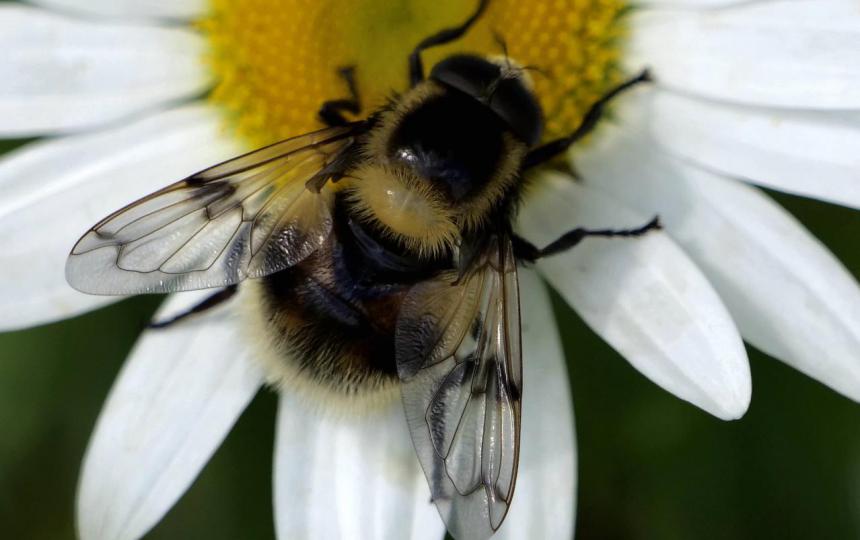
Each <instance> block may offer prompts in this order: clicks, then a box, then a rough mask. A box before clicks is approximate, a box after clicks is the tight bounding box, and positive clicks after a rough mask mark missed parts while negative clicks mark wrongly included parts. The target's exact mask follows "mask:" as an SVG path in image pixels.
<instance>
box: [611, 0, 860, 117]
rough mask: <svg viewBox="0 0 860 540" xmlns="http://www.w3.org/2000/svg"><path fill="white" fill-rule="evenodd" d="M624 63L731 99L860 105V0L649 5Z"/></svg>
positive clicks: (637, 18)
mask: <svg viewBox="0 0 860 540" xmlns="http://www.w3.org/2000/svg"><path fill="white" fill-rule="evenodd" d="M632 27H633V30H634V31H633V36H632V39H631V42H630V47H629V52H628V54H627V55H626V58H625V62H626V64H627V65H628V67H629V68H630V69H631V70H638V69H641V68H642V67H643V66H646V65H647V66H651V67H652V68H653V69H654V73H655V75H656V77H657V80H658V82H659V84H660V85H662V86H665V87H668V88H674V89H678V90H682V91H684V92H691V93H694V94H700V95H702V96H708V97H713V98H718V99H722V100H726V101H734V102H742V103H752V104H764V105H772V106H787V107H798V108H809V109H848V108H853V109H857V108H860V92H858V91H857V89H858V88H860V46H858V43H860V6H858V5H857V3H856V2H855V1H854V0H782V1H772V2H748V3H745V4H741V5H738V6H734V7H730V8H725V9H714V10H673V9H665V10H663V9H655V10H649V9H644V10H641V11H639V12H637V13H636V14H635V15H634V20H633V21H632Z"/></svg>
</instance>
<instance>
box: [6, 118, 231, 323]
mask: <svg viewBox="0 0 860 540" xmlns="http://www.w3.org/2000/svg"><path fill="white" fill-rule="evenodd" d="M221 126H222V125H221V118H220V117H219V116H218V114H217V113H216V111H215V110H213V109H210V108H208V107H204V106H189V107H184V108H180V109H176V110H173V111H168V112H164V113H162V114H159V115H157V116H154V117H151V118H148V119H144V120H141V121H138V122H135V123H133V124H131V125H128V126H125V127H120V128H115V129H111V130H108V131H104V132H99V133H94V134H88V135H77V136H71V137H67V138H61V139H54V140H47V141H43V142H37V143H34V144H31V145H28V146H26V147H24V148H22V149H20V150H18V151H16V152H13V153H11V154H7V155H6V156H3V158H2V159H0V193H3V197H2V199H1V200H0V245H2V246H3V249H2V250H0V268H3V280H2V281H0V329H4V330H10V329H14V328H23V327H26V326H30V325H34V324H40V323H45V322H49V321H53V320H57V319H62V318H66V317H71V316H73V315H76V314H78V313H82V312H84V311H87V310H89V309H93V308H95V307H97V306H101V305H104V304H105V303H107V302H110V301H111V299H110V298H105V297H96V296H88V295H85V294H81V293H79V292H77V291H75V290H73V289H72V288H71V287H69V285H68V284H67V283H66V280H65V276H64V266H65V260H66V256H67V255H68V253H69V250H70V249H71V248H72V245H73V244H74V243H75V241H76V240H77V239H78V238H79V237H80V236H81V235H82V234H83V233H84V232H86V230H87V229H89V228H90V227H91V226H93V225H94V224H95V223H96V222H98V221H99V220H100V219H102V218H103V217H105V216H106V215H107V214H109V213H110V212H113V211H114V210H117V209H119V208H120V207H122V206H124V205H125V204H128V203H130V202H132V201H133V200H135V199H137V198H139V197H141V196H143V195H146V194H148V193H150V192H152V191H154V190H156V189H158V188H161V187H163V186H165V185H167V184H169V183H171V182H173V181H175V180H179V179H180V178H182V177H184V176H186V175H188V174H190V173H193V172H195V171H197V170H199V169H202V168H203V167H206V166H207V165H211V164H213V163H217V162H219V161H221V160H223V159H224V158H226V157H229V156H231V155H235V154H238V153H239V152H240V151H241V148H240V146H239V145H238V144H237V143H235V142H233V141H230V140H227V138H226V137H225V135H224V134H223V133H222V130H221Z"/></svg>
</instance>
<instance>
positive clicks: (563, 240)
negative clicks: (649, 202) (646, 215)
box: [511, 216, 663, 262]
mask: <svg viewBox="0 0 860 540" xmlns="http://www.w3.org/2000/svg"><path fill="white" fill-rule="evenodd" d="M662 228H663V226H662V225H661V224H660V217H659V216H654V219H652V220H651V221H649V222H648V223H646V224H645V225H642V226H641V227H636V228H635V229H585V228H582V227H577V228H576V229H573V230H572V231H568V232H566V233H564V234H563V235H561V236H560V237H559V238H558V239H557V240H555V241H553V242H550V243H549V244H548V245H547V246H546V247H544V248H538V247H537V246H535V245H534V244H532V243H531V242H529V241H528V240H526V239H524V238H522V237H520V236H517V235H513V237H512V238H511V242H512V244H513V249H514V256H515V257H516V258H517V259H520V260H524V261H528V262H535V261H536V260H538V259H542V258H543V257H549V256H550V255H556V254H558V253H562V252H564V251H567V250H568V249H570V248H572V247H574V246H575V245H577V244H578V243H580V242H581V241H582V240H583V239H584V238H587V237H589V236H600V237H603V238H617V237H627V238H631V237H636V236H642V235H643V234H645V233H647V232H648V231H653V230H658V229H662Z"/></svg>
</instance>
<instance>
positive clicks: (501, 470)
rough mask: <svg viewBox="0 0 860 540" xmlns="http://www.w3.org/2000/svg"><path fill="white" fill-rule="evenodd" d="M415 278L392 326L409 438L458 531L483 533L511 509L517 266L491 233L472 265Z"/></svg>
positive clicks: (518, 383) (517, 371) (517, 389)
mask: <svg viewBox="0 0 860 540" xmlns="http://www.w3.org/2000/svg"><path fill="white" fill-rule="evenodd" d="M456 278H457V276H456V275H454V274H446V275H444V276H442V277H441V278H439V279H437V280H433V281H430V282H426V283H422V284H419V285H417V286H415V287H414V288H413V289H412V290H411V291H410V292H409V294H408V296H407V297H406V299H405V300H404V304H403V307H402V309H401V313H400V318H399V320H398V325H397V333H396V342H395V347H396V359H397V369H398V373H399V375H400V379H401V382H402V394H403V404H404V407H405V410H406V418H407V421H408V423H409V428H410V431H411V433H412V441H413V443H414V445H415V450H416V452H417V453H418V458H419V460H420V461H421V465H422V467H423V468H424V474H425V476H426V477H427V481H428V482H429V484H430V492H431V493H432V496H433V501H434V502H435V503H436V506H437V507H438V509H439V513H440V514H441V515H442V519H444V520H445V523H446V525H447V526H448V530H449V532H450V533H451V534H452V535H453V536H454V537H455V538H461V539H462V538H469V539H474V538H487V537H489V536H490V535H492V534H493V533H494V532H495V531H496V530H497V529H498V528H499V526H500V525H501V524H502V521H503V520H504V519H505V515H506V514H507V512H508V509H509V508H510V504H511V499H512V497H513V493H514V485H515V483H516V475H517V463H518V459H519V434H520V396H521V388H522V357H521V351H520V313H519V307H520V306H519V292H518V285H517V272H516V264H515V260H514V257H513V253H512V250H511V244H510V241H509V240H508V239H506V238H498V237H496V238H494V239H492V240H491V241H490V242H489V245H488V247H487V248H486V250H485V252H484V253H483V255H482V256H480V257H479V259H478V260H477V261H476V263H475V267H474V271H473V272H471V273H470V274H469V275H468V276H467V277H465V278H464V279H462V280H460V281H459V282H455V280H456Z"/></svg>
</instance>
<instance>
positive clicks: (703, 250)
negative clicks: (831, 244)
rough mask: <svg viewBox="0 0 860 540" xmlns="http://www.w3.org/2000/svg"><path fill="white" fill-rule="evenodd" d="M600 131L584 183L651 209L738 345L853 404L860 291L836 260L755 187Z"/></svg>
mask: <svg viewBox="0 0 860 540" xmlns="http://www.w3.org/2000/svg"><path fill="white" fill-rule="evenodd" d="M601 135H602V137H600V138H599V139H598V140H596V141H595V144H594V147H593V148H589V151H588V152H587V153H583V155H582V156H581V158H580V159H578V160H577V166H578V167H579V168H580V170H581V171H582V172H583V173H584V175H585V177H586V178H587V182H589V183H590V184H593V185H594V186H595V187H599V188H601V189H605V190H608V191H609V192H611V193H612V194H613V195H614V196H617V197H619V198H621V199H623V200H624V201H625V202H626V203H628V204H630V205H632V206H636V207H637V208H639V209H640V210H641V211H644V212H659V213H660V215H661V216H662V217H663V222H664V224H665V226H666V228H667V230H668V231H669V232H670V233H671V234H672V236H673V237H674V238H676V240H677V241H678V242H679V243H680V244H681V245H682V246H684V248H685V249H686V250H687V253H688V254H689V255H690V257H692V258H693V259H694V260H695V261H696V263H697V264H698V265H699V267H700V268H701V269H702V270H703V271H704V272H705V273H706V274H707V275H708V277H709V279H710V280H711V283H713V285H714V287H715V288H716V289H717V291H718V292H719V293H720V296H721V297H722V299H723V300H724V301H725V303H726V305H727V306H728V308H729V310H730V311H731V313H732V316H733V317H734V318H735V320H736V321H737V323H738V326H739V328H740V330H741V333H742V334H743V336H744V338H745V339H746V340H747V341H749V342H750V343H752V344H753V345H755V346H756V347H758V348H760V349H762V350H764V351H765V352H767V353H768V354H771V355H773V356H775V357H777V358H780V359H782V360H783V361H785V362H787V363H788V364H790V365H792V366H794V367H795V368H797V369H799V370H800V371H803V372H804V373H806V374H808V375H810V376H811V377H814V378H816V379H818V380H820V381H822V382H824V383H825V384H827V385H828V386H830V387H832V388H834V389H836V390H837V391H839V392H841V393H843V394H845V395H846V396H848V397H850V398H852V399H854V400H857V401H860V361H858V351H860V287H858V285H857V281H856V280H855V279H854V278H853V277H852V276H851V274H850V273H849V272H848V271H847V270H845V268H844V267H843V266H842V265H841V264H840V263H839V261H838V260H837V259H836V258H835V257H834V256H833V255H832V254H831V253H830V252H829V251H827V249H826V248H825V247H824V246H823V245H821V243H820V242H819V241H818V240H816V239H815V238H814V237H813V236H812V235H811V234H810V233H809V232H808V231H807V230H806V229H804V228H803V226H802V225H800V224H799V223H798V222H797V220H795V219H794V218H793V217H792V216H791V215H790V214H789V213H788V212H786V211H785V210H783V209H782V208H781V207H780V206H779V205H777V204H776V203H774V202H773V201H771V200H770V199H769V198H768V197H767V196H765V195H764V194H762V193H761V192H760V191H758V190H756V189H754V188H751V187H749V186H746V185H744V184H742V183H740V182H735V181H731V180H727V179H725V178H721V177H719V176H717V175H714V174H711V173H708V172H705V171H703V170H700V169H697V168H695V167H693V166H690V165H685V164H684V163H682V162H680V161H678V160H675V159H673V158H670V157H667V156H665V155H662V154H661V153H660V151H659V149H658V148H657V147H656V146H653V145H649V144H647V143H646V142H645V141H637V140H633V139H629V138H627V137H626V136H625V135H624V132H623V130H621V129H618V128H615V127H613V126H606V128H605V129H604V130H603V133H601ZM619 156H623V158H622V159H619Z"/></svg>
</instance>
